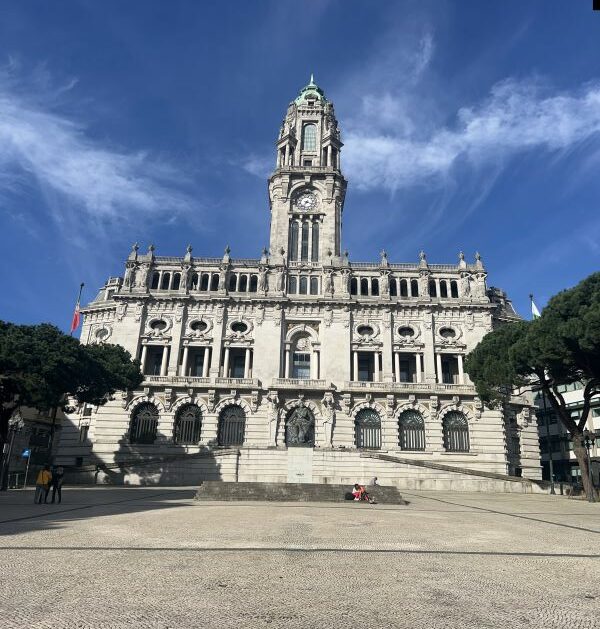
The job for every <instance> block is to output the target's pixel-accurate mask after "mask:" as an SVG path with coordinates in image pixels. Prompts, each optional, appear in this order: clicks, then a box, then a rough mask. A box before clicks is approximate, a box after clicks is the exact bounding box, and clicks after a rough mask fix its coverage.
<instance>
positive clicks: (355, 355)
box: [352, 350, 358, 382]
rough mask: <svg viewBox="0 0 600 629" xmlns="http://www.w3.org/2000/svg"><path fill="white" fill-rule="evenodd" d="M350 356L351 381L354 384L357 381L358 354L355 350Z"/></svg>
mask: <svg viewBox="0 0 600 629" xmlns="http://www.w3.org/2000/svg"><path fill="white" fill-rule="evenodd" d="M352 354H353V356H352V367H353V370H352V380H354V381H355V382H356V381H358V352H357V351H356V350H355V351H354V352H352Z"/></svg>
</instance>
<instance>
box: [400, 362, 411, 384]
mask: <svg viewBox="0 0 600 629" xmlns="http://www.w3.org/2000/svg"><path fill="white" fill-rule="evenodd" d="M400 382H412V378H411V373H410V361H409V360H407V359H406V360H405V359H403V360H401V361H400Z"/></svg>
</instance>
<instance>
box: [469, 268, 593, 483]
mask: <svg viewBox="0 0 600 629" xmlns="http://www.w3.org/2000/svg"><path fill="white" fill-rule="evenodd" d="M465 369H466V371H467V372H468V373H469V376H470V378H471V379H472V380H473V382H474V383H475V386H476V388H477V392H478V394H479V395H480V396H481V398H482V400H483V401H484V403H486V404H488V405H494V404H498V403H501V402H502V401H504V400H505V399H506V398H507V396H508V395H509V394H510V393H511V392H512V391H513V390H514V389H515V388H522V387H525V386H530V387H532V388H533V389H538V390H541V391H543V393H544V395H546V397H547V398H548V400H549V401H550V404H551V405H552V408H553V409H554V411H555V412H556V413H557V415H558V416H559V418H560V419H561V421H562V423H563V425H564V426H565V428H566V429H567V430H568V431H569V433H571V435H572V436H573V446H574V452H575V454H576V456H577V459H578V462H579V464H580V467H581V469H582V473H583V472H584V469H587V463H586V464H584V463H583V462H582V460H580V455H581V453H582V449H581V444H580V441H581V439H580V438H581V435H582V432H583V430H584V428H585V424H586V422H587V418H588V416H589V411H590V404H591V402H592V399H593V398H594V397H595V396H598V395H600V273H594V274H593V275H590V276H589V277H587V278H586V279H585V280H583V281H582V282H580V283H579V284H577V286H575V287H574V288H571V289H568V290H564V291H562V292H560V293H558V294H557V295H555V296H554V297H552V298H551V299H550V301H549V302H548V305H547V306H546V308H544V310H543V312H542V315H541V317H539V318H537V319H534V320H533V321H517V322H514V323H507V324H504V325H503V326H501V327H499V328H498V329H496V330H494V331H493V332H490V333H489V334H488V335H487V336H485V337H484V338H483V339H482V340H481V342H480V343H479V344H478V345H477V347H476V348H475V349H474V350H473V351H472V352H471V353H470V354H469V355H468V356H467V360H466V362H465ZM573 382H581V383H582V384H583V385H584V389H583V409H582V413H581V417H580V418H579V419H578V420H575V419H573V418H572V417H571V412H570V410H571V409H568V408H567V406H566V404H565V400H564V398H563V396H562V394H561V393H560V390H559V388H558V387H559V385H562V384H570V383H573ZM584 483H585V475H584Z"/></svg>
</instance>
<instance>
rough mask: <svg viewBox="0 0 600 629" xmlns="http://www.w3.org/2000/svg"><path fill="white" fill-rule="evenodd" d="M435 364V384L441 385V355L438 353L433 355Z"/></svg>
mask: <svg viewBox="0 0 600 629" xmlns="http://www.w3.org/2000/svg"><path fill="white" fill-rule="evenodd" d="M435 364H436V370H437V382H438V384H442V382H443V380H444V379H443V377H442V355H441V354H440V353H439V352H437V353H436V355H435Z"/></svg>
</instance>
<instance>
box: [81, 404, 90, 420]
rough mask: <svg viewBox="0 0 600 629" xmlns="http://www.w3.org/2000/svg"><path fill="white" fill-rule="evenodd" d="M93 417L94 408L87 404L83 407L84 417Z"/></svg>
mask: <svg viewBox="0 0 600 629" xmlns="http://www.w3.org/2000/svg"><path fill="white" fill-rule="evenodd" d="M91 415H92V407H91V406H90V405H89V404H86V405H85V406H84V407H83V416H84V417H90V416H91Z"/></svg>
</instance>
